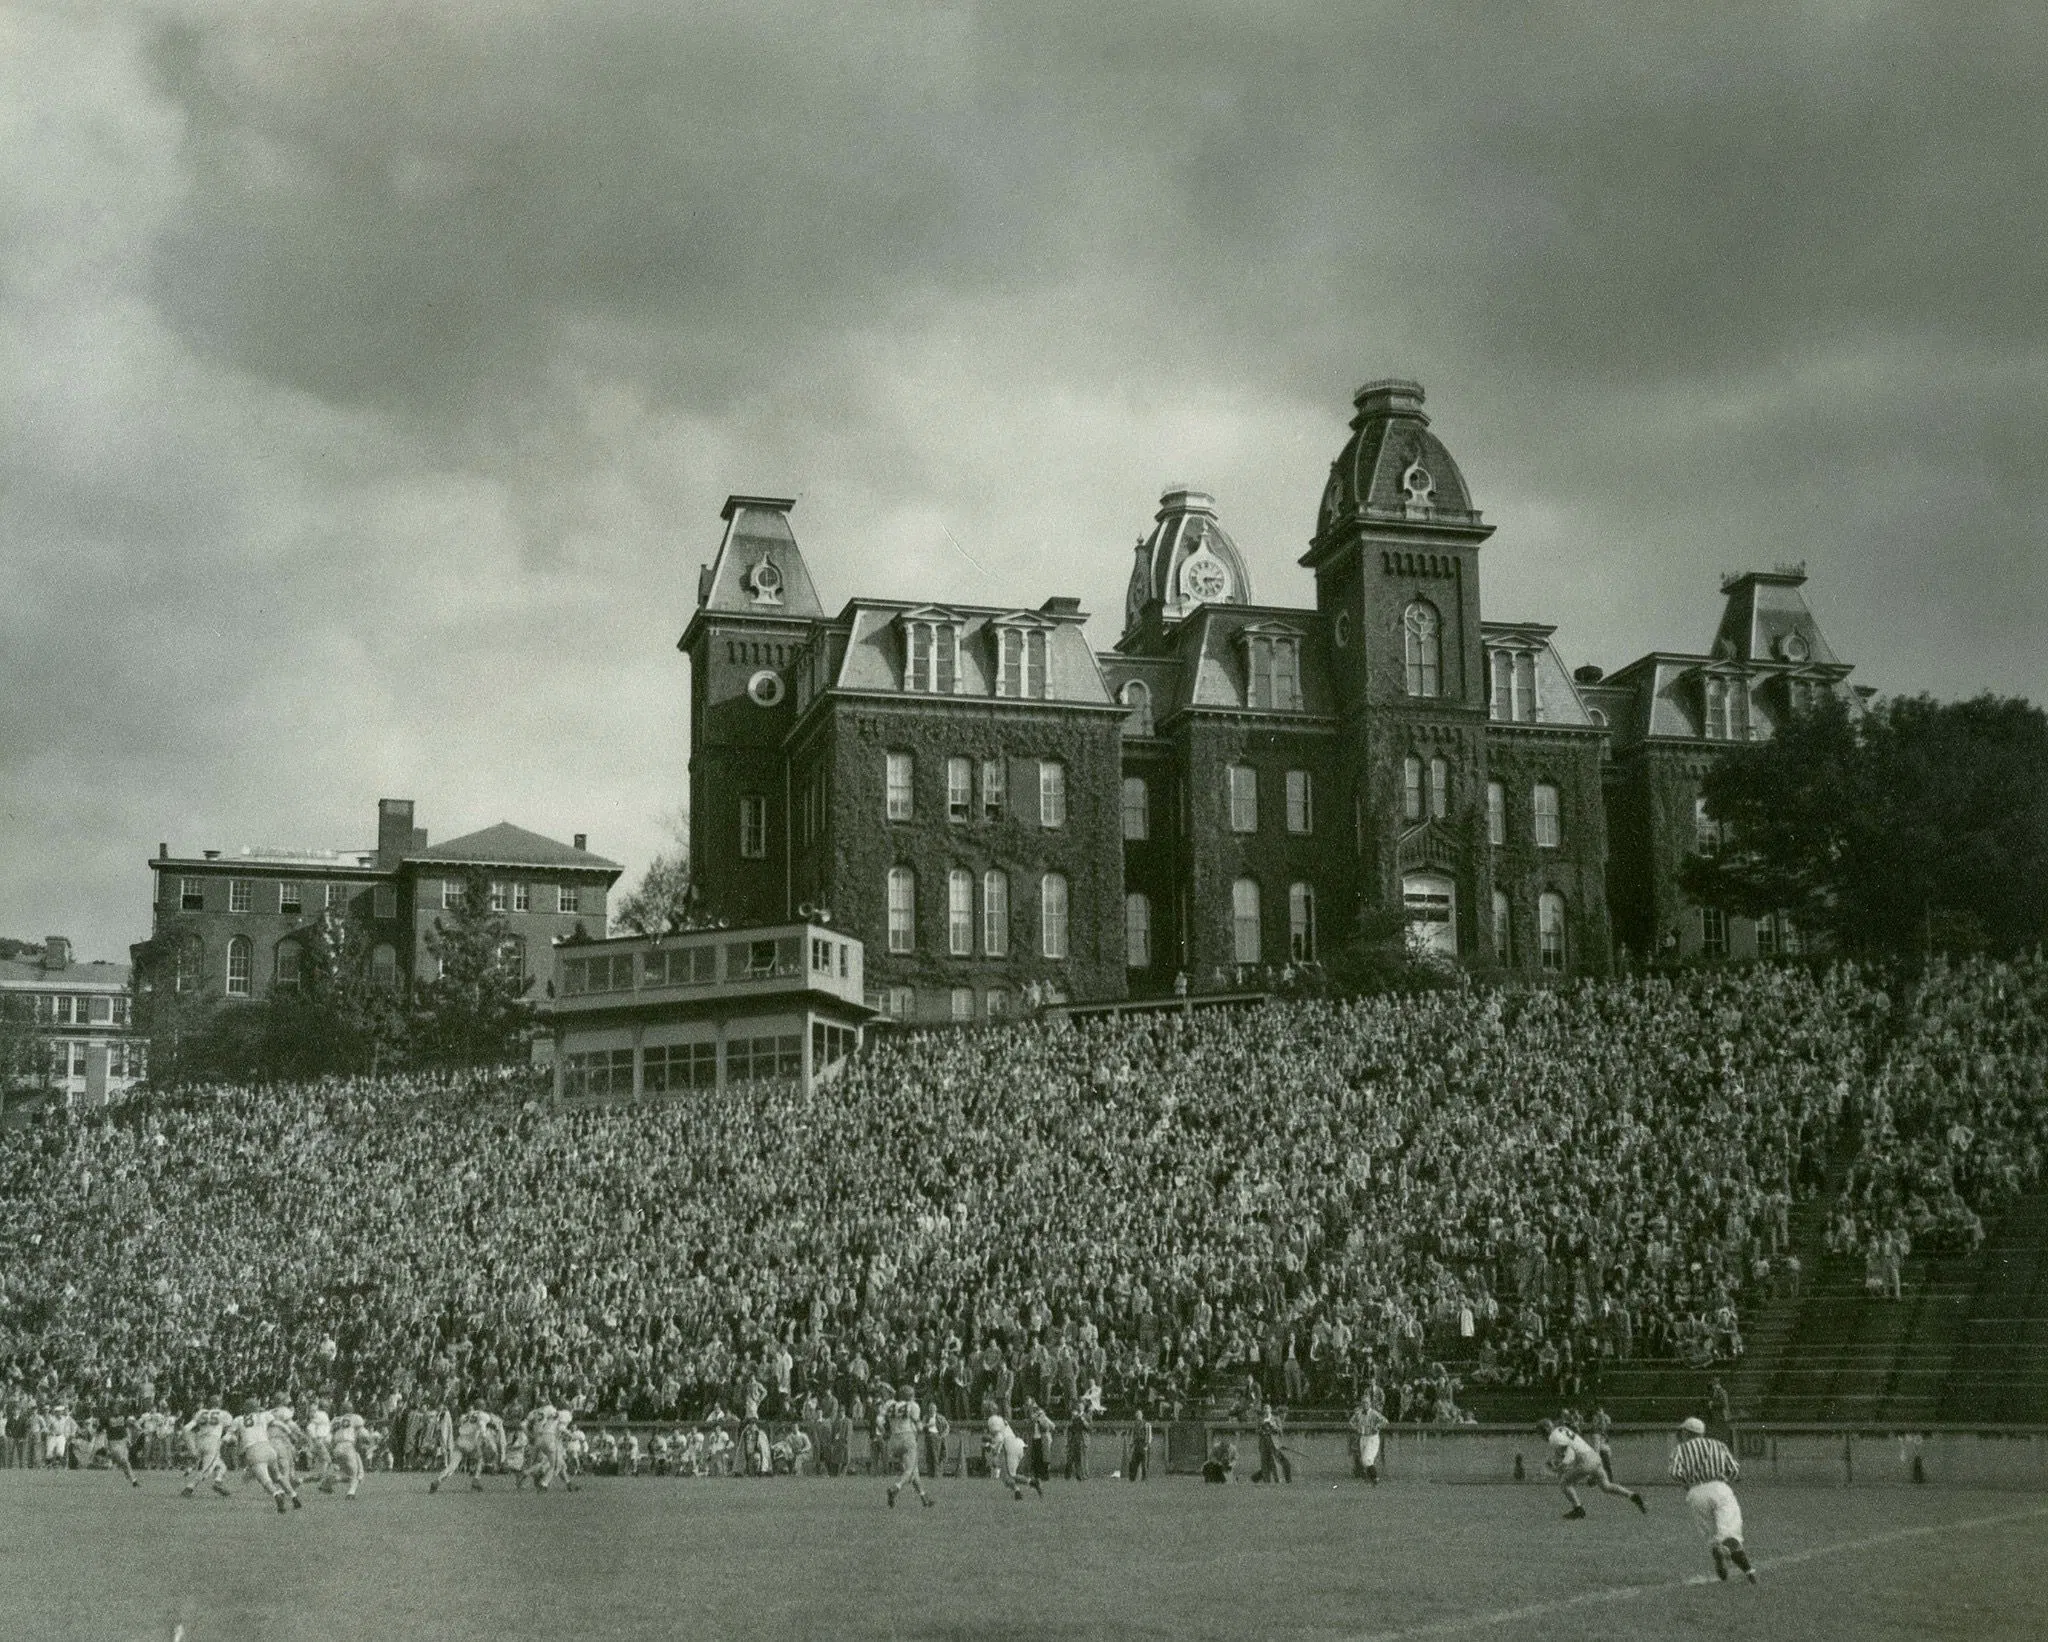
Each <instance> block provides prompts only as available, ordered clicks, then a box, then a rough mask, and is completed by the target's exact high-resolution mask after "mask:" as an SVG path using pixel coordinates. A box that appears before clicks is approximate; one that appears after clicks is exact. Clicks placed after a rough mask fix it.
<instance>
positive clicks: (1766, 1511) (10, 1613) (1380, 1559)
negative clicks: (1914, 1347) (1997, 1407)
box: [0, 1471, 2048, 1642]
mask: <svg viewBox="0 0 2048 1642" xmlns="http://www.w3.org/2000/svg"><path fill="white" fill-rule="evenodd" d="M931 1486H933V1487H934V1489H935V1492H936V1494H937V1498H938V1501H939V1503H938V1506H937V1507H936V1508H935V1509H933V1510H929V1511H927V1510H923V1509H921V1508H920V1507H919V1506H918V1505H917V1503H916V1501H915V1500H914V1499H912V1498H910V1497H908V1496H906V1497H905V1498H904V1499H902V1500H899V1502H898V1503H897V1506H896V1508H895V1509H894V1510H893V1511H891V1510H888V1509H885V1507H884V1504H883V1495H882V1488H881V1485H880V1484H879V1483H876V1482H872V1481H868V1480H865V1479H859V1480H855V1479H842V1480H838V1481H830V1480H816V1481H791V1480H775V1481H760V1482H750V1481H732V1480H719V1479H690V1480H672V1479H666V1478H661V1479H656V1478H641V1479H634V1480H619V1479H611V1478H593V1479H589V1480H588V1481H587V1482H586V1483H585V1485H584V1487H583V1489H582V1491H581V1492H579V1493H576V1494H574V1495H565V1494H563V1493H560V1492H559V1491H557V1492H552V1493H549V1494H547V1495H545V1496H536V1495H534V1494H533V1493H531V1492H530V1491H529V1492H525V1493H520V1494H514V1493H513V1492H512V1489H511V1485H510V1482H509V1480H508V1479H505V1478H498V1477H493V1478H490V1479H488V1481H487V1483H486V1491H485V1492H483V1493H480V1494H479V1493H472V1492H470V1491H469V1490H468V1489H467V1488H458V1489H457V1490H456V1491H453V1492H451V1491H448V1490H443V1491H442V1492H441V1493H440V1494H439V1495H436V1496H431V1497H430V1496H429V1495H428V1493H427V1491H426V1479H425V1478H424V1477H421V1476H418V1475H414V1474H406V1475H396V1476H394V1475H388V1474H377V1475H373V1476H371V1477H370V1478H369V1479H367V1481H366V1482H365V1484H364V1489H363V1497H362V1498H361V1499H360V1500H359V1501H357V1502H356V1503H355V1504H354V1505H348V1504H345V1503H344V1502H343V1501H342V1500H341V1498H340V1497H339V1496H338V1495H336V1496H332V1497H327V1496H322V1495H320V1494H318V1493H316V1492H313V1491H312V1490H310V1489H309V1490H307V1491H306V1508H305V1510H304V1511H301V1512H294V1513H293V1514H291V1515H290V1516H288V1517H282V1518H280V1517H279V1516H278V1515H277V1514H276V1513H275V1512H274V1511H273V1510H272V1509H271V1508H270V1506H269V1503H268V1502H267V1501H266V1500H265V1499H264V1498H263V1496H262V1494H261V1493H260V1491H259V1490H257V1489H255V1488H253V1487H252V1488H238V1489H237V1493H236V1497H235V1498H234V1499H233V1500H232V1501H229V1500H222V1499H217V1498H211V1497H207V1496H205V1495H204V1494H202V1495H201V1497H199V1498H197V1499H194V1500H190V1501H188V1500H184V1499H181V1498H179V1497H178V1493H177V1482H176V1480H175V1478H174V1477H172V1476H168V1475H165V1474H162V1473H155V1474H150V1473H145V1474H144V1482H143V1486H142V1487H141V1488H140V1489H130V1488H129V1487H127V1486H126V1485H125V1484H123V1483H122V1482H121V1481H120V1480H119V1479H118V1478H117V1477H115V1476H113V1475H112V1474H110V1473H107V1472H92V1473H68V1474H66V1473H43V1472H28V1471H0V1637H7V1638H13V1637H20V1638H25V1639H29V1638H32V1639H36V1642H41V1639H44V1638H48V1639H51V1642H69V1639H71V1638H80V1639H84V1638H91V1639H93V1642H107V1639H127V1638H147V1639H150V1642H170V1639H171V1638H172V1637H173V1636H174V1635H175V1634H177V1631H178V1627H180V1626H182V1627H183V1637H182V1642H226V1639H241V1638H251V1639H254V1638H263V1639H265V1642H277V1639H298V1638H325V1637H350V1638H356V1637H374V1638H386V1637H390V1638H398V1637H407V1638H412V1637H418V1638H434V1639H443V1638H446V1639H464V1642H468V1639H488V1642H521V1639H524V1638H529V1637H536V1638H537V1637H547V1638H557V1637H581V1636H591V1637H605V1638H616V1639H622V1642H638V1639H640V1638H650V1637H692V1638H694V1637H719V1638H723V1637H736V1638H751V1637H763V1638H766V1637H775V1638H786V1637H810V1636H816V1637H832V1638H864V1637H886V1638H927V1637H929V1638H937V1637H962V1638H976V1639H982V1642H1026V1639H1040V1638H1074V1637H1093V1636H1157V1637H1163V1638H1172V1639H1174V1642H1195V1639H1201V1638H1211V1637H1216V1638H1221V1637H1253V1636H1256V1637H1261V1638H1269V1637H1289V1638H1301V1639H1304V1642H1338V1639H1340V1638H1342V1639H1350V1638H1366V1637H1388V1636H1417V1637H1420V1636H1439V1635H1440V1636H1460V1635H1471V1636H1482V1637H1500V1638H1549V1637H1573V1638H1578V1637H1584V1636H1588V1635H1603V1636H1626V1637H1628V1638H1630V1639H1632V1642H1662V1639H1665V1638H1680V1637H1684V1638H1693V1637H1701V1638H1721V1637H1743V1638H1772V1639H1777V1638H1789V1639H1797V1642H1835V1639H1837V1638H1839V1639H1843V1642H1848V1639H1851V1638H1853V1639H1855V1642H1872V1639H1882V1638H1893V1637H1896V1638H1902V1639H1903V1638H1927V1637H1970V1638H1978V1637H2013V1638H2020V1637H2026V1638H2040V1637H2043V1636H2048V1500H2043V1499H2042V1498H2041V1497H2040V1496H2038V1495H2027V1494H2010V1493H2001V1494H1991V1493H1967V1492H1958V1491H1949V1490H1936V1489H1915V1490H1911V1491H1907V1490H1879V1489H1871V1490H1865V1491H1832V1490H1820V1489H1811V1490H1809V1489H1787V1488H1779V1489H1761V1488H1758V1489H1751V1490H1748V1491H1747V1492H1746V1493H1745V1495H1744V1498H1743V1508H1744V1511H1745V1513H1746V1515H1747V1516H1748V1519H1749V1521H1748V1527H1749V1542H1750V1548H1751V1551H1752V1553H1753V1554H1754V1555H1755V1556H1756V1557H1757V1558H1758V1560H1759V1563H1760V1565H1761V1567H1762V1569H1763V1584H1762V1585H1761V1586H1760V1587H1759V1588H1756V1589H1750V1588H1749V1587H1747V1586H1744V1585H1743V1584H1741V1583H1740V1576H1738V1577H1737V1581H1736V1582H1735V1583H1732V1584H1729V1585H1719V1584H1715V1583H1712V1581H1711V1579H1710V1578H1708V1579H1707V1580H1706V1582H1704V1583H1702V1582H1699V1581H1700V1580H1701V1576H1705V1575H1708V1574H1709V1563H1708V1558H1707V1553H1706V1548H1705V1545H1704V1543H1703V1542H1702V1540H1701V1538H1700V1536H1699V1535H1698V1533H1697V1532H1696V1531H1695V1529H1694V1526H1693V1522H1692V1518H1691V1515H1690V1513H1689V1512H1688V1511H1687V1510H1686V1508H1685V1502H1684V1499H1683V1497H1682V1496H1681V1495H1680V1494H1679V1493H1678V1492H1677V1491H1676V1490H1674V1489H1669V1488H1660V1489H1656V1490H1654V1491H1652V1493H1651V1495H1650V1515H1649V1516H1648V1517H1642V1516H1639V1515H1638V1514H1637V1513H1636V1512H1635V1511H1634V1510H1633V1509H1631V1508H1630V1507H1629V1506H1628V1504H1627V1503H1626V1502H1625V1501H1620V1500H1611V1499H1601V1498H1597V1497H1595V1498H1589V1499H1588V1502H1587V1505H1588V1510H1589V1512H1590V1515H1589V1517H1588V1519H1587V1520H1586V1521H1584V1522H1573V1523H1568V1522H1564V1521H1561V1520H1560V1518H1559V1510H1560V1505H1561V1502H1560V1500H1559V1498H1558V1496H1557V1493H1556V1491H1555V1490H1554V1489H1552V1488H1549V1487H1545V1486H1541V1485H1533V1484H1532V1485H1529V1486H1523V1487H1505V1486H1503V1487H1485V1486H1478V1487H1431V1486H1427V1485H1395V1484H1389V1485H1387V1486H1385V1487H1382V1488H1379V1489H1367V1488H1364V1487H1362V1486H1360V1485H1357V1484H1354V1483H1351V1482H1348V1481H1347V1482H1344V1483H1342V1484H1340V1485H1339V1486H1338V1487H1336V1488H1335V1489H1333V1488H1332V1487H1331V1486H1330V1484H1329V1479H1327V1478H1325V1479H1323V1480H1322V1481H1320V1482H1306V1483H1299V1484H1297V1485H1296V1486H1294V1487H1293V1488H1254V1487H1251V1486H1248V1485H1244V1484H1238V1485H1234V1486H1231V1487H1228V1488H1205V1487H1203V1486H1202V1485H1201V1484H1199V1483H1197V1482H1194V1481H1191V1480H1189V1479H1186V1478H1180V1477H1170V1478H1160V1479H1157V1480H1155V1481H1152V1482H1150V1483H1146V1484H1143V1485H1131V1484H1127V1483H1123V1482H1116V1481H1109V1480H1103V1481H1096V1482H1089V1483H1084V1484H1061V1483H1055V1484H1054V1485H1053V1486H1052V1487H1051V1488H1050V1489H1049V1490H1048V1496H1047V1497H1046V1498H1045V1499H1043V1500H1039V1499H1035V1498H1033V1497H1031V1496H1030V1495H1028V1494H1027V1495H1026V1496H1025V1499H1024V1501H1023V1502H1022V1503H1021V1504H1020V1503H1016V1502H1013V1501H1012V1500H1011V1499H1010V1497H1009V1496H1008V1495H1007V1494H1006V1493H1003V1492H1002V1491H1000V1490H999V1489H998V1488H997V1487H996V1486H995V1485H994V1484H993V1483H990V1482H984V1481H979V1480H967V1481H962V1480H953V1479H948V1480H944V1481H941V1482H939V1483H937V1484H935V1485H931ZM1503 1616H1505V1617H1503Z"/></svg>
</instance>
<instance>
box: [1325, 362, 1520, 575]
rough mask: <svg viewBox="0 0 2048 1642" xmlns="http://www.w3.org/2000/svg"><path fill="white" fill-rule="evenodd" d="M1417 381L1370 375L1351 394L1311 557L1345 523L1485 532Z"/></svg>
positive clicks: (1470, 496) (1459, 471)
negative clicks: (1347, 430) (1347, 425)
mask: <svg viewBox="0 0 2048 1642" xmlns="http://www.w3.org/2000/svg"><path fill="white" fill-rule="evenodd" d="M1422 398H1423V395H1422V385H1421V384H1420V383H1419V382H1409V381H1405V380H1402V379H1400V378H1387V379H1384V380H1381V381H1377V382H1368V383H1366V385H1365V386H1364V387H1362V388H1360V389H1359V390H1358V392H1357V393H1356V394H1355V395H1353V397H1352V404H1353V405H1354V406H1355V407H1356V410H1357V414H1356V415H1354V416H1353V417H1352V419H1351V437H1350V438H1349V439H1348V440H1347V441H1346V442H1345V445H1344V448H1343V449H1342V450H1341V451H1339V452H1338V453H1337V459H1336V461H1334V462H1332V463H1331V464H1330V479H1329V483H1328V484H1327V485H1325V486H1324V487H1323V500H1322V506H1321V508H1320V509H1319V510H1318V512H1317V515H1316V534H1315V545H1314V546H1313V547H1312V548H1311V549H1310V550H1309V552H1308V554H1307V555H1306V556H1305V557H1304V558H1303V560H1302V563H1304V564H1311V563H1313V562H1315V561H1316V560H1317V559H1318V558H1320V557H1321V555H1322V553H1323V551H1324V550H1325V549H1326V548H1328V547H1330V546H1333V545H1335V538H1336V536H1337V535H1338V534H1339V533H1341V531H1342V530H1343V527H1345V526H1346V525H1350V524H1354V523H1358V524H1367V525H1401V526H1424V527H1430V526H1435V527H1451V528H1456V529H1459V530H1461V531H1463V532H1465V533H1467V534H1468V535H1469V533H1470V532H1472V531H1473V530H1481V531H1484V530H1486V529H1487V527H1486V526H1485V525H1484V524H1483V523H1482V522H1481V520H1480V517H1479V510H1478V509H1477V508H1475V507H1474V506H1473V505H1472V494H1471V492H1470V491H1469V490H1468V489H1467V488H1466V485H1465V475H1464V473H1463V472H1462V471H1461V470H1460V469H1459V467H1458V464H1457V462H1456V461H1455V460H1453V458H1452V456H1451V453H1450V451H1449V450H1448V449H1446V448H1445V446H1444V442H1443V441H1442V440H1441V439H1439V438H1438V437H1437V436H1436V435H1435V434H1434V433H1432V432H1431V431H1430V427H1429V418H1428V417H1427V416H1425V415H1424V414H1423V411H1422Z"/></svg>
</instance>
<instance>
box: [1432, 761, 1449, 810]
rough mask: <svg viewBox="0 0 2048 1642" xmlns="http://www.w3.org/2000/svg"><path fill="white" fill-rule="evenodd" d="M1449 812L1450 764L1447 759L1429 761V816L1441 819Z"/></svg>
mask: <svg viewBox="0 0 2048 1642" xmlns="http://www.w3.org/2000/svg"><path fill="white" fill-rule="evenodd" d="M1450 813H1451V766H1450V763H1449V761H1448V760H1446V759H1441V758H1432V759H1431V760H1430V761H1429V818H1430V820H1432V821H1441V820H1442V819H1443V818H1444V817H1445V816H1447V815H1449V814H1450Z"/></svg>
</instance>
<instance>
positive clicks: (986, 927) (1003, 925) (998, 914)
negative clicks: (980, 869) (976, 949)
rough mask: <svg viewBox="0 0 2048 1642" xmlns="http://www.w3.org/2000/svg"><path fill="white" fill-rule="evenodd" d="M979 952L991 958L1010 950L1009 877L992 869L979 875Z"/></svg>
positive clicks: (1005, 953)
mask: <svg viewBox="0 0 2048 1642" xmlns="http://www.w3.org/2000/svg"><path fill="white" fill-rule="evenodd" d="M981 950H982V951H983V952H984V953H986V954H987V955H988V956H989V957H991V958H1001V957H1004V956H1005V955H1007V954H1008V952H1009V950H1010V877H1009V874H1008V873H1005V872H1001V871H997V870H994V869H991V870H990V871H988V872H985V873H983V874H982V875H981Z"/></svg>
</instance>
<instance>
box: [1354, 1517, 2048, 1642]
mask: <svg viewBox="0 0 2048 1642" xmlns="http://www.w3.org/2000/svg"><path fill="white" fill-rule="evenodd" d="M2040 1517H2048V1505H2037V1506H2036V1507H2034V1509H2033V1510H2031V1511H2004V1512H2000V1513H1998V1514H1997V1515H1995V1516H1988V1517H1963V1518H1960V1519H1958V1520H1957V1521H1955V1522H1927V1523H1921V1524H1919V1525H1918V1526H1916V1527H1912V1528H1893V1529H1889V1530H1887V1531H1886V1532H1884V1533H1882V1534H1868V1535H1866V1536H1865V1537H1863V1538H1862V1539H1844V1540H1838V1541H1836V1542H1835V1543H1834V1544H1833V1545H1815V1546H1812V1547H1810V1548H1809V1549H1807V1550H1804V1551H1788V1552H1787V1553H1786V1554H1785V1555H1784V1556H1777V1557H1771V1558H1769V1559H1768V1560H1762V1559H1760V1560H1759V1561H1758V1562H1757V1565H1756V1566H1757V1571H1758V1572H1759V1573H1769V1572H1770V1571H1771V1570H1772V1569H1774V1568H1790V1567H1793V1566H1794V1565H1795V1564H1798V1563H1801V1562H1811V1561H1813V1560H1814V1559H1815V1558H1816V1557H1824V1556H1838V1555H1841V1554H1842V1553H1844V1552H1848V1551H1867V1550H1870V1549H1871V1548H1873V1547H1874V1546H1879V1545H1896V1544H1898V1543H1899V1542H1900V1541H1901V1540H1908V1539H1926V1538H1931V1537H1932V1536H1934V1535H1936V1534H1950V1533H1959V1532H1961V1531H1962V1530H1963V1529H1966V1528H1990V1527H1995V1526H1997V1525H1999V1524H2001V1523H2008V1522H2032V1521H2034V1520H2036V1519H2037V1518H2040ZM1713 1583H1714V1580H1713V1578H1712V1576H1711V1575H1708V1574H1694V1575H1692V1576H1691V1577H1690V1578H1686V1579H1675V1580H1671V1581H1669V1582H1668V1583H1665V1584H1661V1585H1611V1586H1608V1587H1607V1588H1606V1589H1604V1590H1598V1591H1582V1592H1580V1593H1579V1594H1578V1595H1577V1596H1567V1597H1563V1598H1561V1599H1559V1600H1557V1601H1555V1602H1531V1603H1528V1604H1526V1605H1525V1606H1523V1607H1520V1608H1502V1609H1499V1610H1497V1611H1496V1612H1493V1613H1481V1614H1461V1615H1459V1616H1458V1617H1456V1618H1454V1619H1438V1620H1433V1621H1431V1622H1430V1623H1429V1624H1427V1625H1414V1626H1410V1627H1409V1628H1407V1629H1406V1630H1398V1631H1374V1632H1372V1633H1371V1634H1369V1635H1365V1636H1358V1637H1353V1638H1351V1639H1350V1642H1413V1639H1415V1638H1419V1637H1425V1636H1456V1635H1458V1634H1460V1633H1461V1632H1464V1631H1483V1630H1492V1629H1494V1628H1496V1627H1497V1626H1501V1625H1512V1624H1514V1623H1515V1622H1516V1621H1517V1620H1521V1619H1545V1618H1548V1617H1549V1616H1550V1615H1552V1614H1560V1613H1569V1612H1571V1610H1572V1609H1574V1608H1590V1607H1596V1606H1598V1605H1600V1604H1602V1603H1607V1602H1625V1601H1627V1600H1628V1599H1630V1598H1631V1597H1638V1596H1649V1595H1651V1594H1652V1593H1653V1592H1656V1591H1682V1590H1684V1589H1686V1588H1687V1587H1688V1586H1692V1585H1709V1584H1713Z"/></svg>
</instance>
